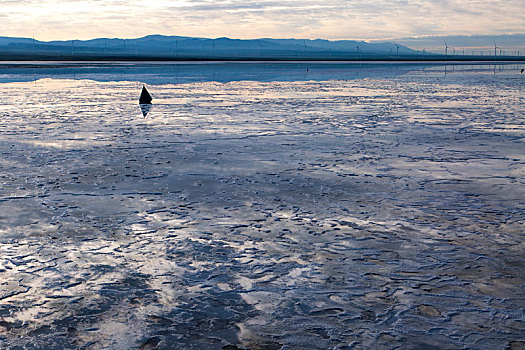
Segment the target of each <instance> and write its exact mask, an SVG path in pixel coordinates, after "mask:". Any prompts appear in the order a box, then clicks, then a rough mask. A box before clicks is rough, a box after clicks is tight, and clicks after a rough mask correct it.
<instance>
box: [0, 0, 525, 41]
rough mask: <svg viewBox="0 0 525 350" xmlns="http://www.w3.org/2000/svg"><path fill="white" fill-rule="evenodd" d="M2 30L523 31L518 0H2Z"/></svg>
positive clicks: (358, 35) (252, 33)
mask: <svg viewBox="0 0 525 350" xmlns="http://www.w3.org/2000/svg"><path fill="white" fill-rule="evenodd" d="M0 6H2V9H3V11H2V16H3V17H4V18H3V19H2V21H1V22H0V36H2V35H3V36H32V35H33V33H35V34H36V36H37V37H38V38H39V39H43V40H51V39H71V38H72V37H75V38H79V39H87V38H93V37H104V36H111V37H117V36H118V37H136V36H142V35H146V34H152V33H160V34H169V35H187V36H204V37H219V36H228V37H233V38H255V37H280V38H283V37H303V38H326V39H374V38H392V37H406V36H420V35H450V34H485V33H486V34H499V33H507V32H525V16H523V13H525V2H523V0H507V1H495V0H461V1H460V0H432V1H431V0H425V1H423V0H377V1H374V2H370V1H368V0H325V1H323V2H320V1H317V0H316V1H313V0H304V1H300V0H282V1H275V0H256V1H253V2H246V1H241V0H220V1H209V0H197V1H195V0H150V1H148V2H137V1H126V0H80V1H64V0H58V1H51V0H42V1H35V0H16V1H14V0H0Z"/></svg>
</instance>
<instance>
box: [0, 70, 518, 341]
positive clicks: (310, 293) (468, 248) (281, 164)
mask: <svg viewBox="0 0 525 350" xmlns="http://www.w3.org/2000/svg"><path fill="white" fill-rule="evenodd" d="M471 68H472V69H465V67H463V66H462V67H455V69H454V67H452V68H451V67H450V66H449V67H448V68H447V69H448V71H447V72H445V70H444V67H442V66H438V67H434V68H427V69H420V68H418V69H416V70H413V71H411V72H406V71H404V72H403V74H392V75H386V77H383V78H381V77H380V76H373V77H370V78H366V77H356V78H355V79H353V80H325V81H313V80H306V81H268V82H257V81H232V82H228V83H219V82H210V81H208V82H206V81H202V82H191V83H185V84H165V83H163V84H160V85H154V86H151V87H149V90H150V93H151V94H152V96H153V98H154V100H153V106H152V108H151V109H150V110H149V113H148V114H147V116H146V117H143V116H142V112H141V109H140V108H139V106H138V104H137V99H138V94H139V93H140V89H141V87H142V81H138V80H140V79H135V80H134V79H133V75H128V76H127V77H126V79H125V81H115V82H96V81H93V80H86V79H77V80H74V79H57V78H54V79H52V78H45V79H37V80H36V81H30V82H12V83H3V84H0V92H1V94H0V154H1V157H0V243H1V244H0V348H2V349H20V348H21V347H25V348H26V349H62V348H63V349H69V348H71V349H76V348H83V349H100V348H107V349H131V348H140V349H155V348H159V349H170V348H181V349H182V348H183V349H223V348H224V349H235V348H236V347H237V348H247V349H280V348H282V349H329V348H334V349H367V348H373V349H392V348H400V349H401V348H402V349H434V348H435V349H438V348H439V349H461V348H465V349H467V348H468V349H474V348H475V349H505V348H507V347H510V348H512V349H519V348H523V346H525V345H524V344H525V343H524V341H525V331H524V329H525V292H524V283H525V273H524V271H525V250H524V243H523V238H524V225H523V224H524V213H525V211H524V208H525V206H524V199H525V193H524V192H525V190H524V188H525V187H524V179H525V177H524V171H525V167H524V161H525V159H524V158H525V152H524V151H525V147H524V142H523V141H524V135H525V127H524V116H525V96H524V93H525V75H521V74H519V70H518V69H519V68H521V67H519V66H511V67H510V68H509V67H506V68H505V69H500V67H498V69H494V71H493V70H492V67H488V66H487V67H481V68H479V67H474V68H475V69H474V68H473V67H471ZM362 69H365V70H366V69H367V68H366V67H364V68H362ZM36 72H37V73H35V74H36V75H38V70H36ZM363 75H364V76H367V74H366V72H365V73H364V74H363ZM75 79H76V78H75ZM15 80H16V79H15ZM20 80H24V79H23V78H21V79H20ZM166 80H169V77H167V78H166Z"/></svg>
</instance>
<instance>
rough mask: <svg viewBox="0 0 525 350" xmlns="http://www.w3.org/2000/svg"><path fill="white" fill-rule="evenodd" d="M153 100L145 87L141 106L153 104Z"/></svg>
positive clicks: (140, 102)
mask: <svg viewBox="0 0 525 350" xmlns="http://www.w3.org/2000/svg"><path fill="white" fill-rule="evenodd" d="M151 100H152V98H151V95H150V94H149V92H148V90H146V87H145V86H144V85H143V86H142V92H141V93H140V98H139V104H141V105H143V104H151Z"/></svg>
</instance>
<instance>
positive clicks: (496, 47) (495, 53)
mask: <svg viewBox="0 0 525 350" xmlns="http://www.w3.org/2000/svg"><path fill="white" fill-rule="evenodd" d="M497 49H499V52H500V55H501V47H498V46H497V45H496V41H494V56H497V55H498V53H497V51H496V50H497Z"/></svg>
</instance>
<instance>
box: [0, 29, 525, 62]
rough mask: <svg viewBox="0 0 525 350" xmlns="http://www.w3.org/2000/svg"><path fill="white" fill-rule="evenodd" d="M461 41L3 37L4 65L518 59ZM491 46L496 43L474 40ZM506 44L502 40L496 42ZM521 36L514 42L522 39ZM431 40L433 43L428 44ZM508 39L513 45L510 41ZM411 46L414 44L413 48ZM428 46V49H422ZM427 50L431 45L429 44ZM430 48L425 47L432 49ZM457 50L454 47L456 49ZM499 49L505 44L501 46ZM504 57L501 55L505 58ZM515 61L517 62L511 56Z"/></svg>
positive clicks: (512, 53)
mask: <svg viewBox="0 0 525 350" xmlns="http://www.w3.org/2000/svg"><path fill="white" fill-rule="evenodd" d="M458 38H460V37H435V38H433V40H434V42H435V41H436V40H438V43H440V45H441V44H443V43H444V40H448V41H450V43H449V44H448V45H449V46H450V48H449V50H447V52H446V54H444V53H441V52H440V51H441V50H439V51H438V52H434V53H431V52H429V51H425V50H421V51H419V50H415V49H411V48H409V47H407V46H405V45H402V44H400V43H404V44H407V43H408V45H410V46H413V47H418V48H422V47H425V45H427V44H428V42H426V41H425V40H424V39H422V38H419V39H417V38H416V39H415V38H412V39H411V38H405V39H400V40H399V41H398V42H397V43H396V42H365V41H355V40H337V41H329V40H322V39H316V40H308V39H304V40H303V39H253V40H240V39H229V38H217V39H207V38H192V37H183V36H163V35H148V36H145V37H143V38H138V39H107V38H100V39H92V40H68V41H40V40H34V39H31V38H11V37H0V61H1V60H462V59H463V60H472V59H481V60H492V59H498V60H506V59H509V58H510V59H518V58H517V56H519V55H520V54H519V52H518V50H512V51H507V53H505V52H504V51H502V50H500V51H499V52H498V53H499V55H492V54H491V52H493V51H491V50H493V49H491V48H490V47H489V48H488V49H485V51H481V50H480V51H479V53H477V54H475V53H474V52H473V51H472V50H470V51H469V50H465V49H462V51H460V50H459V49H456V47H457V46H459V45H457V43H458ZM474 39H476V40H478V41H480V42H483V43H487V42H488V44H490V43H491V42H493V41H495V40H489V39H492V38H485V37H483V38H481V37H480V38H474V37H471V39H470V40H471V41H472V40H474ZM498 39H499V40H500V42H502V43H503V40H502V38H501V37H500V38H498ZM522 39H523V37H520V38H517V39H516V40H518V41H519V40H522ZM428 40H430V39H428ZM506 40H509V39H508V38H506ZM410 43H412V44H414V45H411V44H410ZM421 44H424V45H421ZM428 46H429V45H428ZM428 46H426V47H428ZM452 46H455V47H452ZM500 46H501V45H500ZM502 52H503V54H502ZM522 52H523V51H522ZM511 56H513V57H511Z"/></svg>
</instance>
